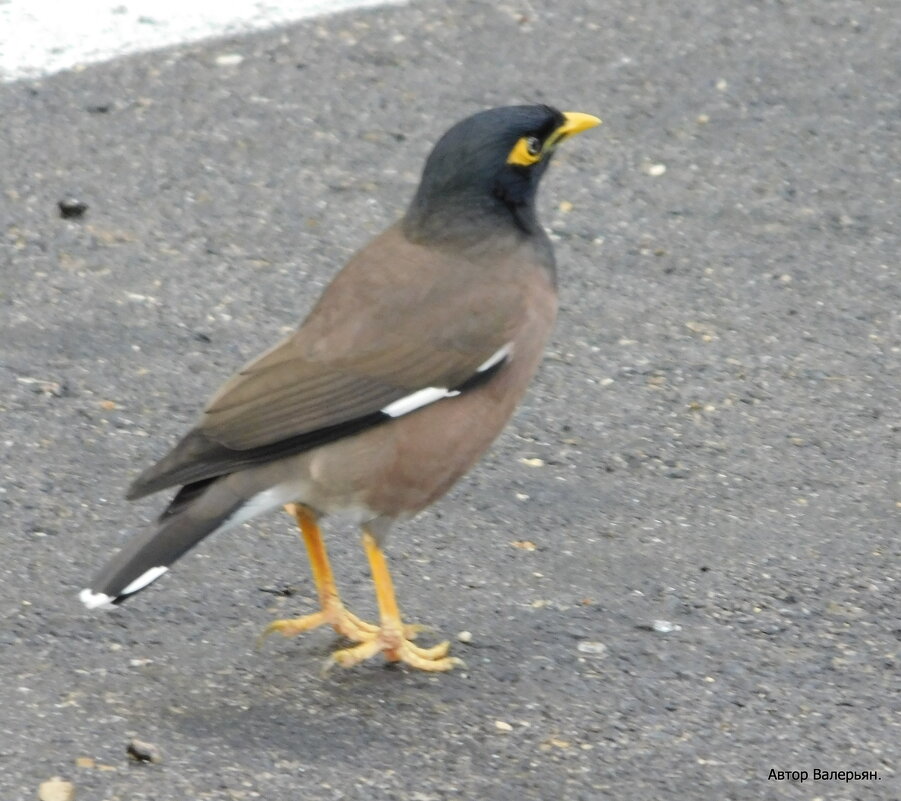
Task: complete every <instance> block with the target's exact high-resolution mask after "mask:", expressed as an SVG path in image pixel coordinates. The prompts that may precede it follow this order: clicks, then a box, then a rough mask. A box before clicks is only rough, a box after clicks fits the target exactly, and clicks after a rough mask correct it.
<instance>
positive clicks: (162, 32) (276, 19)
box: [0, 0, 404, 81]
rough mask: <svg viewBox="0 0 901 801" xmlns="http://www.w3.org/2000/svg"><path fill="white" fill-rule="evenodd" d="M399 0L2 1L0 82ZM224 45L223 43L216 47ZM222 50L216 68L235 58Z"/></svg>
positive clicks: (236, 60)
mask: <svg viewBox="0 0 901 801" xmlns="http://www.w3.org/2000/svg"><path fill="white" fill-rule="evenodd" d="M403 2H404V0H266V2H263V0H188V2H185V0H128V2H121V0H78V2H74V3H67V2H61V0H5V1H4V2H0V81H14V80H17V79H19V78H29V77H36V76H39V75H48V74H52V73H54V72H59V71H60V70H64V69H69V68H71V67H75V66H78V65H83V64H90V63H94V62H97V61H107V60H109V59H111V58H116V57H117V56H124V55H127V54H129V53H137V52H143V51H147V50H155V49H157V48H161V47H169V46H170V45H176V44H181V43H183V42H194V41H199V40H201V39H207V38H210V37H213V36H230V35H234V34H242V33H247V32H249V31H258V30H265V29H266V28H275V27H277V26H279V25H287V24H289V23H292V22H296V21H298V20H302V19H307V18H309V17H318V16H324V15H326V14H334V13H337V12H341V11H349V10H351V9H354V8H371V7H372V6H380V5H398V4H400V3H403ZM227 47H228V45H227V44H224V43H223V45H222V49H223V51H225V50H226V48H227ZM233 55H234V54H231V53H228V52H224V53H220V55H219V57H218V58H216V60H215V64H216V65H217V66H220V67H223V68H227V69H235V68H236V67H238V66H239V65H240V63H241V59H240V58H234V57H233Z"/></svg>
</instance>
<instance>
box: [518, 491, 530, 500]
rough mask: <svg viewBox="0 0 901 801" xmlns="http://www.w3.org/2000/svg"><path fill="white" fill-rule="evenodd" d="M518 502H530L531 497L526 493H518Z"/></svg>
mask: <svg viewBox="0 0 901 801" xmlns="http://www.w3.org/2000/svg"><path fill="white" fill-rule="evenodd" d="M516 500H518V501H527V500H529V496H528V495H526V493H524V492H517V493H516Z"/></svg>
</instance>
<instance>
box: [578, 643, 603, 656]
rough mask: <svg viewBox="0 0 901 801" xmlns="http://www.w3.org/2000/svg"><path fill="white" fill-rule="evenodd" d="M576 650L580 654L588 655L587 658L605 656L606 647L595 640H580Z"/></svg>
mask: <svg viewBox="0 0 901 801" xmlns="http://www.w3.org/2000/svg"><path fill="white" fill-rule="evenodd" d="M576 650H577V651H578V652H579V653H580V654H588V655H589V656H606V655H607V646H606V645H604V643H602V642H598V641H597V640H581V641H580V642H579V644H578V645H576Z"/></svg>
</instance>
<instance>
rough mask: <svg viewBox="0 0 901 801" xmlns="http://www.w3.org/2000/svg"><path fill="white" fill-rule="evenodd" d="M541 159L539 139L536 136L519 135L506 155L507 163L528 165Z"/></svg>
mask: <svg viewBox="0 0 901 801" xmlns="http://www.w3.org/2000/svg"><path fill="white" fill-rule="evenodd" d="M538 161H541V140H540V139H539V138H538V137H537V136H521V137H520V138H519V139H518V140H517V142H516V144H515V145H514V146H513V150H511V151H510V153H509V154H508V155H507V164H516V165H517V166H519V167H530V166H531V165H533V164H535V163H536V162H538Z"/></svg>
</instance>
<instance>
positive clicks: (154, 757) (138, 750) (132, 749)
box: [125, 739, 163, 764]
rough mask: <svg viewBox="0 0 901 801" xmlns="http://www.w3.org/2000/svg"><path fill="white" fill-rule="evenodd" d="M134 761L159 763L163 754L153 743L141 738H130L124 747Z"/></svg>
mask: <svg viewBox="0 0 901 801" xmlns="http://www.w3.org/2000/svg"><path fill="white" fill-rule="evenodd" d="M125 753H126V754H128V756H130V757H131V758H132V759H133V760H135V762H153V763H154V764H159V763H160V762H162V761H163V754H162V752H161V751H160V749H159V748H157V747H156V746H155V745H154V744H153V743H146V742H144V741H143V740H138V739H131V740H129V742H128V746H127V747H126V749H125Z"/></svg>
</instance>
